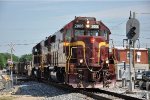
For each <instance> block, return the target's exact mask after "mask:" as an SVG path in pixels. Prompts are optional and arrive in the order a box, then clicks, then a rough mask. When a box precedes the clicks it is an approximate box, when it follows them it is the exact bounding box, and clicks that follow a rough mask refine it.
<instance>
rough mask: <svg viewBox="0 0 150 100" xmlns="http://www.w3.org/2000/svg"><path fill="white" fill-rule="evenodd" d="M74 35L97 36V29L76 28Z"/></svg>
mask: <svg viewBox="0 0 150 100" xmlns="http://www.w3.org/2000/svg"><path fill="white" fill-rule="evenodd" d="M74 32H75V33H74V34H75V36H79V35H87V36H98V33H99V30H78V29H76V30H75V31H74Z"/></svg>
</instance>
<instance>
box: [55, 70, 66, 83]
mask: <svg viewBox="0 0 150 100" xmlns="http://www.w3.org/2000/svg"><path fill="white" fill-rule="evenodd" d="M56 76H57V80H58V81H59V82H64V72H63V71H62V70H61V69H60V68H59V69H58V70H57V73H56Z"/></svg>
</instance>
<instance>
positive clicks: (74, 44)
mask: <svg viewBox="0 0 150 100" xmlns="http://www.w3.org/2000/svg"><path fill="white" fill-rule="evenodd" d="M64 45H65V46H69V55H68V57H67V60H68V63H67V67H69V61H70V59H71V56H72V48H71V50H70V46H77V45H81V46H83V59H84V61H85V64H86V66H87V68H88V70H89V71H91V72H95V73H97V72H99V71H100V70H101V69H102V68H101V69H100V70H98V71H92V70H91V69H90V68H89V66H88V64H87V62H86V57H85V43H84V42H83V41H77V42H73V43H64ZM102 46H106V47H108V46H109V44H107V43H106V42H100V43H99V52H98V64H99V60H100V48H101V47H102Z"/></svg>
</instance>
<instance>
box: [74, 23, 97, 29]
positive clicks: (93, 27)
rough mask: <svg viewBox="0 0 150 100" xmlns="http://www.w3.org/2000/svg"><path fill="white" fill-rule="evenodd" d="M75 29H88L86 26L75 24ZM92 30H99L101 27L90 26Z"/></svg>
mask: <svg viewBox="0 0 150 100" xmlns="http://www.w3.org/2000/svg"><path fill="white" fill-rule="evenodd" d="M74 28H75V29H78V28H86V26H85V25H84V24H74ZM89 28H90V29H99V25H90V27H89Z"/></svg>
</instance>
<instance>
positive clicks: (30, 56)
mask: <svg viewBox="0 0 150 100" xmlns="http://www.w3.org/2000/svg"><path fill="white" fill-rule="evenodd" d="M31 60H32V54H25V55H22V56H21V57H20V59H19V61H20V62H24V61H31Z"/></svg>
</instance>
